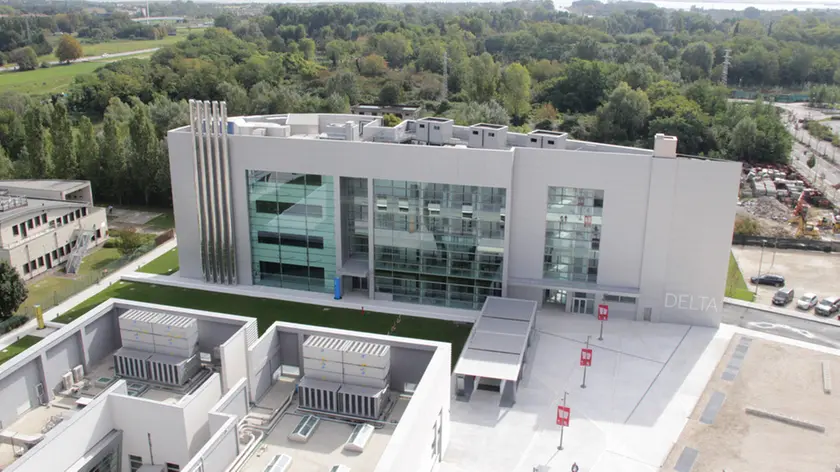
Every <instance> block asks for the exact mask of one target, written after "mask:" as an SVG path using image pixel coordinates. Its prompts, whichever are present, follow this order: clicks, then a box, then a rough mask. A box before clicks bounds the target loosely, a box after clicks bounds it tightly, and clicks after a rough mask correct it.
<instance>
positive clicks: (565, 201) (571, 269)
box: [543, 187, 604, 282]
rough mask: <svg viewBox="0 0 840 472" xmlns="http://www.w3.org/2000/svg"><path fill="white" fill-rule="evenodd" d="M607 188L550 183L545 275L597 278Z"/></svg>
mask: <svg viewBox="0 0 840 472" xmlns="http://www.w3.org/2000/svg"><path fill="white" fill-rule="evenodd" d="M603 211H604V191H603V190H592V189H580V188H571V187H549V188H548V209H547V211H546V216H545V259H544V261H543V277H545V278H547V279H557V280H572V281H577V282H597V281H598V258H599V253H600V245H601V225H602V218H603Z"/></svg>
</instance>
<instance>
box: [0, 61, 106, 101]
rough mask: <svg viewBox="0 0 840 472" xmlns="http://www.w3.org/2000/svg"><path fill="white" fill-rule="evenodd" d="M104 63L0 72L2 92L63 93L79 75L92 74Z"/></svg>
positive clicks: (85, 63) (0, 88)
mask: <svg viewBox="0 0 840 472" xmlns="http://www.w3.org/2000/svg"><path fill="white" fill-rule="evenodd" d="M104 63H105V62H100V61H91V62H79V63H77V64H69V65H60V66H58V65H57V66H52V67H50V68H48V69H35V70H30V71H26V72H0V90H3V91H7V90H8V91H15V92H20V93H29V94H39V93H57V92H62V91H64V90H67V87H68V86H69V85H70V83H71V82H73V79H74V78H75V77H76V76H77V75H81V74H90V73H91V72H93V71H95V70H96V69H98V68H100V67H102V65H103V64H104Z"/></svg>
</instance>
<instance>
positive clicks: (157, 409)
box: [0, 299, 451, 472]
mask: <svg viewBox="0 0 840 472" xmlns="http://www.w3.org/2000/svg"><path fill="white" fill-rule="evenodd" d="M257 332H258V329H257V320H255V319H254V318H248V317H242V316H235V315H225V314H219V313H210V312H205V311H198V310H188V309H180V308H174V307H168V306H161V305H152V304H147V303H140V302H131V301H125V300H116V299H112V300H109V301H107V302H105V303H103V304H101V305H99V306H98V307H96V308H94V309H93V310H91V311H90V312H88V313H87V314H85V315H84V316H82V317H80V318H79V319H77V320H75V321H73V322H72V323H70V324H69V325H66V326H64V327H63V328H61V329H59V330H58V331H56V332H54V333H52V334H50V335H48V336H47V337H46V338H45V339H44V340H42V341H41V342H39V343H38V344H36V345H34V346H32V347H30V348H29V349H27V350H25V351H24V352H22V353H21V354H19V355H18V356H16V357H14V358H13V359H11V360H9V361H8V362H6V363H5V364H3V365H2V366H0V428H2V431H0V468H2V469H3V470H4V472H45V471H50V472H53V471H54V472H60V471H66V472H94V471H95V472H137V471H140V472H222V471H231V472H239V471H242V472H263V471H269V470H270V471H272V472H275V471H282V470H286V469H284V468H282V467H280V466H277V467H276V468H274V469H272V468H268V467H267V466H268V464H269V463H272V464H275V465H277V464H278V463H283V462H284V461H292V462H293V463H294V467H293V468H292V470H295V471H300V472H321V471H325V470H330V468H331V467H333V466H335V465H343V466H347V467H349V468H350V469H351V470H354V471H373V472H393V471H395V470H400V471H406V472H414V471H417V472H429V471H433V470H435V467H437V463H438V462H440V458H441V457H442V455H443V452H444V450H445V449H446V445H447V444H448V441H449V406H450V405H449V402H450V370H449V369H450V366H451V349H450V345H449V344H447V343H436V342H431V341H422V340H413V339H406V338H400V337H395V336H387V335H375V334H366V333H359V332H354V331H345V330H340V329H331V328H319V327H313V326H307V325H299V324H293V323H281V322H277V323H275V324H274V325H272V326H270V327H268V329H267V330H266V331H265V333H264V334H263V335H262V336H260V337H259V338H258V337H257ZM325 358H326V359H325ZM310 415H311V416H310ZM303 443H307V444H303ZM342 470H344V469H342Z"/></svg>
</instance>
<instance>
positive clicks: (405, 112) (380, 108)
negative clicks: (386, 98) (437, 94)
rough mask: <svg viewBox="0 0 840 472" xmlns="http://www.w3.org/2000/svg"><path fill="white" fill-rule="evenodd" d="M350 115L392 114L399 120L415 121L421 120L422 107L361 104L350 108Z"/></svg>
mask: <svg viewBox="0 0 840 472" xmlns="http://www.w3.org/2000/svg"><path fill="white" fill-rule="evenodd" d="M350 113H353V114H354V115H364V116H382V115H385V114H391V115H394V116H396V117H397V118H403V119H406V120H414V119H417V118H420V107H416V106H411V105H367V104H359V105H352V106H351V107H350Z"/></svg>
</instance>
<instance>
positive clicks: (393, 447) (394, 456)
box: [374, 344, 452, 472]
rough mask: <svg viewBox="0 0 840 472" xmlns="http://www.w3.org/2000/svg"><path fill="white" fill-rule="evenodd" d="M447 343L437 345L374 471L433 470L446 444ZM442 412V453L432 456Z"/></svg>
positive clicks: (448, 355)
mask: <svg viewBox="0 0 840 472" xmlns="http://www.w3.org/2000/svg"><path fill="white" fill-rule="evenodd" d="M451 355H452V350H451V346H450V345H449V344H440V346H439V347H438V348H437V350H436V351H435V354H434V355H433V356H432V360H431V361H430V362H429V365H428V367H426V372H425V373H424V374H423V377H422V379H421V380H420V383H419V384H418V387H417V390H416V391H415V392H414V395H413V396H412V397H411V401H410V402H409V404H408V408H406V410H405V413H403V415H402V417H401V418H400V422H399V425H397V427H396V429H395V430H394V433H393V434H392V435H391V440H390V442H389V443H388V448H387V449H386V450H385V452H384V453H383V454H382V457H381V458H380V459H379V462H378V463H377V464H376V469H374V471H375V472H392V471H395V470H399V471H404V472H415V471H416V472H430V471H431V472H434V471H436V470H438V469H439V467H440V462H439V460H440V458H441V457H443V455H444V454H445V453H446V449H447V446H448V444H449V434H450V431H449V402H450V393H451V392H450V386H451V381H450V370H449V369H450V359H451ZM441 412H442V417H441V418H442V425H443V429H442V434H441V437H442V438H441V445H442V448H441V454H440V456H439V457H438V459H437V460H433V459H432V449H431V445H432V440H433V438H434V437H435V433H434V425H435V423H436V422H437V421H438V418H439V415H440V413H441Z"/></svg>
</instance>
